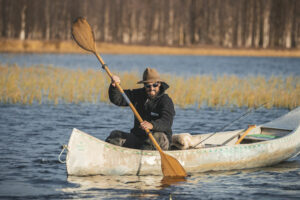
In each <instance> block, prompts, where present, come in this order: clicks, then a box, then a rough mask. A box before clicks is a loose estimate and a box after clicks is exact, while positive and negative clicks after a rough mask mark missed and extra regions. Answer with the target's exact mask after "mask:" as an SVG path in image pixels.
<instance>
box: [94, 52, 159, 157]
mask: <svg viewBox="0 0 300 200" xmlns="http://www.w3.org/2000/svg"><path fill="white" fill-rule="evenodd" d="M93 53H94V54H95V56H96V57H97V59H98V60H99V62H100V63H101V65H102V68H103V69H104V70H105V71H106V73H107V74H108V76H109V77H110V78H112V76H113V75H112V73H111V72H110V70H109V68H108V66H107V65H106V64H105V63H104V61H103V59H102V58H101V57H100V56H99V55H98V54H97V53H96V52H93ZM115 84H116V87H117V88H118V90H119V91H120V93H121V94H122V96H123V98H124V99H125V101H126V102H127V103H128V105H129V107H130V108H131V110H132V112H133V114H134V116H135V117H136V118H137V119H138V120H139V122H140V123H142V122H143V121H144V120H143V119H142V117H141V116H140V114H139V113H138V112H137V110H136V109H135V107H134V106H133V104H132V103H131V101H130V100H129V98H128V97H127V95H126V94H125V92H124V90H123V89H122V87H121V86H120V84H119V83H115ZM145 131H146V133H147V134H148V136H149V138H150V139H151V141H152V142H153V144H154V146H155V147H156V149H157V150H158V151H159V152H160V154H163V151H162V149H161V148H160V146H159V144H158V143H157V142H156V140H155V138H154V137H153V135H152V133H151V131H150V130H149V129H147V128H146V130H145Z"/></svg>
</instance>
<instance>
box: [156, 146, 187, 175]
mask: <svg viewBox="0 0 300 200" xmlns="http://www.w3.org/2000/svg"><path fill="white" fill-rule="evenodd" d="M160 156H161V169H162V172H163V175H164V176H165V177H176V178H181V177H186V176H187V174H186V172H185V170H184V168H183V167H182V165H181V164H180V163H179V161H178V160H176V159H175V158H173V157H172V156H170V155H167V154H165V153H163V152H161V153H160Z"/></svg>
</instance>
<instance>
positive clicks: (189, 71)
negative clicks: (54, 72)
mask: <svg viewBox="0 0 300 200" xmlns="http://www.w3.org/2000/svg"><path fill="white" fill-rule="evenodd" d="M102 57H103V59H104V61H105V62H106V63H107V64H108V66H109V68H110V69H111V71H114V72H119V71H137V72H140V73H142V72H143V71H144V69H145V68H146V67H149V66H150V67H154V68H156V69H157V70H158V71H159V72H160V73H170V74H177V75H182V76H191V75H201V74H206V75H207V74H211V75H223V74H234V75H237V76H248V75H253V76H257V75H262V76H266V77H270V76H272V75H274V76H284V77H285V76H291V75H292V76H300V58H275V57H234V56H232V57H228V56H172V55H160V56H159V55H108V54H104V55H102ZM0 63H3V64H6V63H8V64H17V65H19V66H32V65H40V64H42V65H52V66H58V67H65V68H72V69H77V68H80V69H90V68H92V69H101V68H99V66H100V65H99V62H98V60H97V58H96V57H95V56H94V55H90V54H0Z"/></svg>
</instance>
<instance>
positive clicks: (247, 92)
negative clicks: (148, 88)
mask: <svg viewBox="0 0 300 200" xmlns="http://www.w3.org/2000/svg"><path fill="white" fill-rule="evenodd" d="M118 75H119V76H120V78H121V80H122V83H121V84H122V87H123V88H137V87H141V86H140V85H136V82H137V81H138V80H139V79H140V76H141V75H140V74H138V73H137V72H123V73H121V74H118ZM162 76H163V79H164V80H166V82H167V83H168V84H169V85H170V86H171V87H170V89H169V90H167V93H168V94H169V95H170V96H171V98H172V99H173V101H174V104H176V105H178V106H180V107H187V106H191V105H197V106H198V107H201V106H210V107H222V106H237V107H241V106H247V107H255V106H258V105H261V104H263V103H265V102H268V104H266V107H268V108H271V107H282V108H290V109H292V108H295V107H298V106H299V105H300V77H298V76H289V77H285V78H284V77H280V76H272V77H270V78H268V79H267V78H265V77H263V76H255V77H254V76H248V77H244V78H239V77H237V76H234V75H231V76H228V75H223V76H219V77H213V76H209V75H203V76H192V77H188V78H183V77H180V76H171V75H169V74H163V75H162ZM109 84H110V80H109V78H108V76H107V75H106V74H105V72H102V71H100V70H91V69H89V70H81V69H77V70H71V69H64V68H55V67H44V66H34V67H22V68H21V67H18V66H0V102H1V103H9V104H16V103H20V104H32V103H54V104H58V103H81V102H87V103H98V102H108V101H109V100H108V92H107V89H108V86H109Z"/></svg>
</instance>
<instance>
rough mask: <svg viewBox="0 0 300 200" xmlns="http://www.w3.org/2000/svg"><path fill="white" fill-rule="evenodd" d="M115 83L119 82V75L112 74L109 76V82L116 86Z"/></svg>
mask: <svg viewBox="0 0 300 200" xmlns="http://www.w3.org/2000/svg"><path fill="white" fill-rule="evenodd" d="M116 83H118V84H120V83H121V80H120V77H118V76H116V75H113V76H112V77H111V84H112V86H114V87H116Z"/></svg>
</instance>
